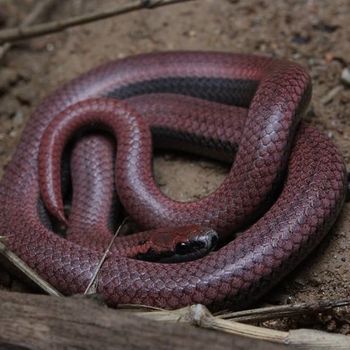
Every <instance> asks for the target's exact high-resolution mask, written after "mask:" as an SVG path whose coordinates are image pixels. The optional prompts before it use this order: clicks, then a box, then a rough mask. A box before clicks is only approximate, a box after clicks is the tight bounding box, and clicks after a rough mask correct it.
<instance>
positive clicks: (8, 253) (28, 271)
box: [0, 237, 63, 296]
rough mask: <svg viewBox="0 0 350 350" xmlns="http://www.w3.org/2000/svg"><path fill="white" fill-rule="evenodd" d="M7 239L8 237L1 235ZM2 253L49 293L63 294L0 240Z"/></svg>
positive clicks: (12, 264) (0, 251) (0, 252)
mask: <svg viewBox="0 0 350 350" xmlns="http://www.w3.org/2000/svg"><path fill="white" fill-rule="evenodd" d="M1 239H3V240H5V239H6V237H1ZM0 254H1V255H2V256H3V257H4V258H5V259H6V260H7V261H8V262H9V263H10V264H11V266H14V267H15V268H16V269H17V270H18V271H20V272H21V273H23V274H24V275H25V276H26V277H28V278H29V279H30V280H31V281H32V282H33V283H34V284H35V285H37V286H38V287H40V288H41V289H42V290H43V291H45V292H46V293H47V294H49V295H55V296H63V295H62V294H61V293H60V292H59V291H58V290H57V289H55V288H54V287H53V286H51V285H50V284H49V283H48V282H46V281H45V280H43V279H42V278H41V277H40V276H39V275H38V274H37V273H36V272H35V271H34V270H32V269H31V268H30V267H29V266H28V265H27V264H26V263H25V262H24V261H23V260H22V259H20V258H19V257H18V256H17V255H16V254H14V253H13V252H11V251H10V250H9V249H7V248H6V246H5V244H3V243H2V242H0Z"/></svg>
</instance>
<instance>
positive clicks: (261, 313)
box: [217, 299, 350, 322]
mask: <svg viewBox="0 0 350 350" xmlns="http://www.w3.org/2000/svg"><path fill="white" fill-rule="evenodd" d="M347 305H350V300H349V299H345V300H321V301H317V302H314V303H299V304H291V305H279V306H269V307H262V308H258V309H251V310H243V311H237V312H230V313H227V314H222V315H218V316H217V317H218V318H222V319H234V320H235V321H239V322H252V321H254V322H255V321H265V320H272V319H276V318H281V317H290V316H296V315H300V314H305V313H315V312H322V311H326V310H330V309H334V308H336V307H342V306H347Z"/></svg>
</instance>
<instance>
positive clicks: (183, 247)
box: [175, 241, 205, 255]
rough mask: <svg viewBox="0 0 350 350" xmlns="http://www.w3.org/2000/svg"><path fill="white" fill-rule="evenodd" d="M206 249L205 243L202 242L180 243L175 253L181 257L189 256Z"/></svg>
mask: <svg viewBox="0 0 350 350" xmlns="http://www.w3.org/2000/svg"><path fill="white" fill-rule="evenodd" d="M204 247H205V242H202V241H191V242H180V243H178V244H177V245H176V247H175V253H176V254H179V255H187V254H191V253H193V252H196V251H199V250H200V249H203V248H204Z"/></svg>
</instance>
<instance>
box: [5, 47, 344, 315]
mask: <svg viewBox="0 0 350 350" xmlns="http://www.w3.org/2000/svg"><path fill="white" fill-rule="evenodd" d="M311 90H312V88H311V79H310V77H309V75H308V73H307V72H306V70H305V69H304V68H303V67H301V66H300V65H298V64H296V63H293V62H290V61H288V60H284V59H277V58H271V57H266V56H258V55H250V54H234V53H224V52H205V51H203V52H181V51H180V52H159V53H147V54H139V55H135V56H131V57H127V58H122V59H118V60H116V61H113V62H108V63H105V64H103V65H101V66H99V67H97V68H94V69H92V70H90V71H89V72H87V73H84V74H82V75H81V76H79V77H77V78H75V79H73V80H72V81H70V82H68V83H66V84H64V85H63V86H62V87H60V88H58V89H57V90H56V91H55V92H53V93H51V94H50V95H49V96H48V97H46V98H45V99H44V100H43V101H42V102H41V103H40V104H39V105H38V106H37V108H36V109H35V111H34V112H33V114H32V115H31V117H30V118H29V120H28V123H27V125H26V127H25V129H24V131H23V134H22V138H21V140H20V142H19V144H18V146H17V148H16V150H15V152H14V154H13V157H12V159H11V161H10V162H9V164H7V166H6V169H5V173H4V176H3V178H2V180H1V183H0V211H1V216H0V233H1V235H2V236H3V237H4V243H5V244H6V246H7V248H8V249H10V250H11V251H13V252H14V253H15V254H17V255H18V256H19V257H20V258H21V259H22V260H23V261H24V262H25V263H26V264H28V265H29V267H31V268H32V269H34V270H35V271H36V272H37V273H38V274H39V275H40V276H42V278H44V279H45V280H46V281H48V282H49V283H50V284H52V285H53V286H54V287H56V288H57V289H59V290H60V291H61V292H62V293H64V294H65V295H72V294H81V293H83V292H84V291H85V289H86V288H87V286H88V285H89V283H90V281H91V279H92V278H93V276H94V275H95V274H96V269H97V268H98V271H97V277H96V281H95V290H96V293H98V294H100V295H102V296H103V297H104V298H105V300H106V302H107V304H108V305H110V306H118V305H120V304H142V305H149V306H154V307H161V308H166V309H174V308H179V307H183V306H186V305H190V304H193V303H201V304H204V305H207V306H208V307H210V308H213V309H216V308H223V307H232V308H237V309H239V308H242V307H245V306H246V305H249V304H252V303H253V302H255V301H257V300H258V299H259V298H260V297H261V296H263V295H264V294H265V293H266V292H267V291H268V290H270V289H271V288H272V287H273V286H274V285H275V284H276V283H278V282H279V281H280V280H281V279H282V278H283V277H284V276H286V275H287V274H288V273H289V272H290V271H292V270H293V269H294V268H295V267H296V266H297V265H298V264H300V263H301V262H302V261H303V260H304V259H305V258H306V257H307V256H308V255H309V253H310V252H311V251H312V250H313V249H314V248H315V247H316V246H317V245H318V243H319V242H320V241H321V240H322V238H323V237H324V236H325V234H326V233H327V232H328V231H329V230H330V228H331V227H332V225H333V224H334V222H335V220H336V219H337V217H338V215H339V213H340V211H341V208H342V206H343V203H344V200H345V195H346V186H347V178H346V169H345V165H344V160H343V157H342V155H341V153H340V152H339V150H338V149H337V147H336V146H335V145H334V143H333V142H332V141H331V140H330V139H329V138H328V137H327V136H326V135H324V134H323V133H322V132H320V131H318V130H317V129H316V128H314V127H312V126H310V125H309V124H308V123H307V122H306V121H303V120H301V117H302V115H303V114H304V113H305V111H306V109H307V107H308V104H309V101H310V98H311ZM156 148H165V149H171V150H178V151H182V152H189V153H194V154H195V155H200V156H206V157H209V158H213V159H218V160H219V161H222V162H226V163H227V164H228V166H229V168H230V170H229V172H228V174H227V176H226V178H225V179H224V180H223V182H222V184H221V185H220V186H219V187H218V188H217V189H216V190H215V191H213V192H212V193H210V194H208V195H206V196H205V197H203V198H200V199H198V200H193V201H190V202H180V201H176V200H174V199H171V198H169V197H168V196H166V195H165V194H164V193H163V192H162V191H161V189H160V188H159V186H158V185H157V182H156V180H155V177H154V175H153V165H152V160H153V149H156ZM67 208H68V209H67ZM123 213H127V215H128V216H130V217H131V218H132V220H133V221H134V222H135V224H136V226H137V228H138V230H141V232H139V233H135V234H131V235H125V236H120V237H114V236H113V232H114V230H115V227H116V225H117V221H118V220H119V217H120V215H123ZM117 214H118V215H117ZM62 227H63V230H62ZM113 237H114V238H115V244H114V245H113V246H112V247H111V249H110V252H109V254H108V255H107V257H106V259H105V260H104V262H103V264H102V265H101V266H99V262H100V260H101V257H102V255H103V253H104V251H105V249H106V246H107V245H108V242H110V240H111V238H113Z"/></svg>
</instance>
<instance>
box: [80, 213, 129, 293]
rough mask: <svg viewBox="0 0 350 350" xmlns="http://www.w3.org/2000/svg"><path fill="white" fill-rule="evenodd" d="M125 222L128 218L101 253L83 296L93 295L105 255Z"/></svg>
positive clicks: (125, 220) (124, 222)
mask: <svg viewBox="0 0 350 350" xmlns="http://www.w3.org/2000/svg"><path fill="white" fill-rule="evenodd" d="M127 220H128V217H125V218H124V220H123V221H122V223H121V224H120V225H119V227H118V229H117V231H116V233H115V235H114V236H113V237H112V239H111V241H110V242H109V244H108V247H107V248H106V250H105V252H104V253H103V255H102V258H101V260H100V261H99V263H98V265H97V266H96V270H95V272H94V274H93V276H92V278H91V280H90V282H89V284H88V286H87V287H86V289H85V292H84V295H86V294H93V293H95V290H94V288H92V287H93V286H94V285H95V281H96V278H97V275H98V273H99V272H100V270H101V267H102V265H103V263H104V262H105V260H106V258H107V255H108V254H109V252H110V250H111V247H112V245H113V243H114V240H115V238H116V237H117V236H118V235H119V233H120V231H121V229H122V228H123V227H124V225H125V224H126V222H127Z"/></svg>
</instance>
